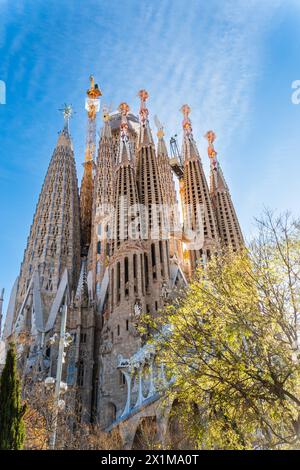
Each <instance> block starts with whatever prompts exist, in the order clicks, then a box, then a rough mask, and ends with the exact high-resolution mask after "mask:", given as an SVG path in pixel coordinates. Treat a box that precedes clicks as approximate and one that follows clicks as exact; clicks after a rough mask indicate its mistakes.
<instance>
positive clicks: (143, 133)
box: [137, 90, 154, 149]
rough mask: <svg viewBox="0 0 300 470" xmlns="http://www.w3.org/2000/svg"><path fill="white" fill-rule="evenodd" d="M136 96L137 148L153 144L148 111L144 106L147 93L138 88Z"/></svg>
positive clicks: (147, 96)
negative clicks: (137, 103) (138, 107)
mask: <svg viewBox="0 0 300 470" xmlns="http://www.w3.org/2000/svg"><path fill="white" fill-rule="evenodd" d="M138 96H139V97H140V100H141V101H140V111H139V115H140V131H139V136H138V143H137V147H138V149H139V148H140V147H141V146H145V145H153V146H154V142H153V138H152V133H151V130H150V126H149V120H148V115H149V111H148V109H147V107H146V101H147V99H148V98H149V94H148V92H147V91H146V90H140V91H139V93H138Z"/></svg>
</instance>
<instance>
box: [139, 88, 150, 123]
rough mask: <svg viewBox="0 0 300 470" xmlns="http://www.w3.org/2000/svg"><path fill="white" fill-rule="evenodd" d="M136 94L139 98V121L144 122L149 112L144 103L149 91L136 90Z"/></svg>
mask: <svg viewBox="0 0 300 470" xmlns="http://www.w3.org/2000/svg"><path fill="white" fill-rule="evenodd" d="M138 96H139V97H140V99H141V106H140V117H141V121H142V122H143V123H144V122H145V121H147V119H148V114H149V111H148V109H147V108H146V105H145V103H146V101H147V99H148V98H149V93H148V91H146V90H140V91H139V92H138Z"/></svg>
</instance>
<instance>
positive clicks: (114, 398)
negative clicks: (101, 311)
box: [99, 103, 145, 426]
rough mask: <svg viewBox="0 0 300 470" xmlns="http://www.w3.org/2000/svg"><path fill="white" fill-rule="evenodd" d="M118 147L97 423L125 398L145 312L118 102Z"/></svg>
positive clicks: (133, 187)
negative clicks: (124, 363) (128, 363)
mask: <svg viewBox="0 0 300 470" xmlns="http://www.w3.org/2000/svg"><path fill="white" fill-rule="evenodd" d="M119 111H120V113H121V124H120V143H119V152H118V161H117V164H116V170H115V178H114V184H113V188H114V213H113V218H112V235H111V238H112V239H111V253H110V259H109V297H108V298H109V309H108V310H107V312H106V315H105V316H104V318H103V328H102V331H101V344H100V377H99V383H100V396H99V409H100V422H101V424H102V425H103V426H107V425H109V424H111V422H112V421H113V420H114V419H115V418H116V415H117V412H118V411H120V410H122V408H123V406H124V402H125V398H126V387H125V381H124V376H123V374H121V372H120V371H119V370H118V369H117V365H118V361H119V360H120V357H122V356H125V357H130V356H131V355H132V354H133V353H135V352H136V351H137V350H138V349H139V347H140V345H141V338H140V335H139V333H138V331H137V330H136V321H137V316H138V315H139V313H140V312H141V310H142V309H143V310H144V308H145V302H144V295H145V281H144V259H145V250H144V247H143V242H142V241H141V238H140V235H139V225H140V219H139V196H138V190H137V184H136V178H135V170H134V156H133V151H132V145H131V142H130V139H129V135H128V120H127V114H128V111H129V106H128V105H127V104H126V103H121V105H120V106H119Z"/></svg>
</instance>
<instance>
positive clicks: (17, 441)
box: [0, 344, 25, 450]
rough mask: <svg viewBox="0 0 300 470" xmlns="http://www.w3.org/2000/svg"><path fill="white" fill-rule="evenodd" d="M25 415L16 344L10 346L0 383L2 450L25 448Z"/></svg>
mask: <svg viewBox="0 0 300 470" xmlns="http://www.w3.org/2000/svg"><path fill="white" fill-rule="evenodd" d="M24 413H25V405H22V403H21V393H20V380H19V377H18V372H17V360H16V349H15V345H14V344H10V346H9V350H8V352H7V356H6V362H5V366H4V369H3V372H2V375H1V381H0V449H2V450H18V449H22V448H23V443H24V438H25V429H24V422H23V415H24Z"/></svg>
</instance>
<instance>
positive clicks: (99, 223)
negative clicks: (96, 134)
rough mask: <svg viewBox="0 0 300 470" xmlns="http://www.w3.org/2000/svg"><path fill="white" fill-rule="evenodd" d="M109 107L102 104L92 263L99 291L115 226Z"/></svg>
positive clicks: (95, 286) (95, 187) (95, 186)
mask: <svg viewBox="0 0 300 470" xmlns="http://www.w3.org/2000/svg"><path fill="white" fill-rule="evenodd" d="M109 121H110V116H109V113H108V110H107V109H106V108H103V127H102V130H101V134H100V141H99V148H98V157H97V163H96V175H95V182H94V201H93V217H92V235H91V237H92V266H93V273H94V275H93V278H94V288H95V291H96V293H97V292H99V291H100V284H101V282H102V279H103V276H104V273H105V270H106V268H107V265H108V259H109V254H110V239H109V234H110V232H111V228H112V213H113V196H114V194H113V181H114V158H113V147H112V145H113V143H112V133H111V127H110V122H109Z"/></svg>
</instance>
